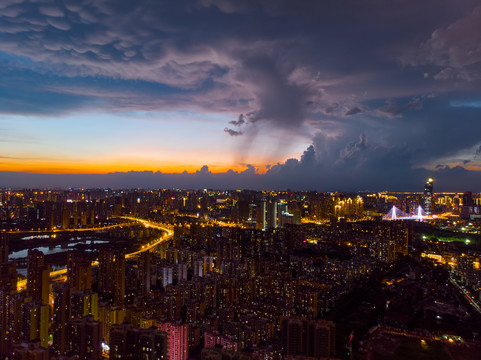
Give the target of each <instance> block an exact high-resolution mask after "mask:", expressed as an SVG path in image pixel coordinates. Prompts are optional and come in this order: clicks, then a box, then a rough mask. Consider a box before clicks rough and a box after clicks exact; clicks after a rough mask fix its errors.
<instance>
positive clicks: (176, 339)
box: [158, 322, 189, 360]
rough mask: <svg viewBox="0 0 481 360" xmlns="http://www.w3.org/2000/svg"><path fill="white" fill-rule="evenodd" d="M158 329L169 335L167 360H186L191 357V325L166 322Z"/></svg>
mask: <svg viewBox="0 0 481 360" xmlns="http://www.w3.org/2000/svg"><path fill="white" fill-rule="evenodd" d="M158 327H159V329H160V330H161V331H164V332H166V333H167V337H168V338H167V343H168V351H167V360H186V359H187V356H188V355H189V325H187V324H178V323H172V322H164V323H161V324H159V325H158Z"/></svg>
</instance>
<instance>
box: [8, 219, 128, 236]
mask: <svg viewBox="0 0 481 360" xmlns="http://www.w3.org/2000/svg"><path fill="white" fill-rule="evenodd" d="M132 225H133V222H130V223H122V224H115V225H107V226H98V227H93V228H80V229H79V228H77V229H51V230H45V229H43V230H40V229H39V230H35V229H32V230H10V231H7V234H23V233H25V234H32V233H34V234H51V233H59V232H85V231H102V230H109V229H114V228H117V227H123V226H132Z"/></svg>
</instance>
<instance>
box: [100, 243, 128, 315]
mask: <svg viewBox="0 0 481 360" xmlns="http://www.w3.org/2000/svg"><path fill="white" fill-rule="evenodd" d="M98 285H99V292H100V295H101V296H102V297H104V298H105V297H107V298H110V299H111V300H113V304H114V305H115V306H121V305H123V304H124V302H125V255H124V254H123V253H117V252H111V251H106V250H101V251H100V254H99V272H98Z"/></svg>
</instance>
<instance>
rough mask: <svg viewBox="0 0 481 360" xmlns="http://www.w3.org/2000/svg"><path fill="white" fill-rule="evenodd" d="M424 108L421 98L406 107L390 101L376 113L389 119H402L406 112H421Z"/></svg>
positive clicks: (411, 101) (415, 99)
mask: <svg viewBox="0 0 481 360" xmlns="http://www.w3.org/2000/svg"><path fill="white" fill-rule="evenodd" d="M422 108H423V103H422V101H421V99H419V98H414V99H412V100H410V101H409V102H408V103H407V104H404V105H397V104H396V102H395V101H394V100H393V99H388V100H387V101H386V105H385V106H383V107H381V108H379V109H377V110H376V112H377V113H378V114H379V115H384V116H387V117H400V116H402V114H403V113H404V112H405V111H408V110H421V109H422Z"/></svg>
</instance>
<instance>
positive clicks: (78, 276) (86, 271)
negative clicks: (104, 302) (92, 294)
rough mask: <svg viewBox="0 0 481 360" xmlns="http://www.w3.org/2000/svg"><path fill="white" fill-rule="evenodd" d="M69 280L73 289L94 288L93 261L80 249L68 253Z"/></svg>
mask: <svg viewBox="0 0 481 360" xmlns="http://www.w3.org/2000/svg"><path fill="white" fill-rule="evenodd" d="M67 280H68V282H69V285H70V289H71V290H72V291H77V290H90V289H91V288H92V266H91V262H90V260H89V259H88V258H87V257H86V256H85V255H84V254H82V253H81V252H79V251H68V253H67Z"/></svg>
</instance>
